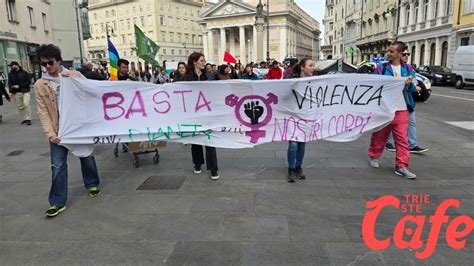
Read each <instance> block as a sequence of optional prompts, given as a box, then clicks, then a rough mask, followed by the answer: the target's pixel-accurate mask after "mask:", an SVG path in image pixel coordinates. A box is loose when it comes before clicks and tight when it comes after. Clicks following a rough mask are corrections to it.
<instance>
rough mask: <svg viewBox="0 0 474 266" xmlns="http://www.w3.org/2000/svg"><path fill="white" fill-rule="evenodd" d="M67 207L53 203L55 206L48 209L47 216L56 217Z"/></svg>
mask: <svg viewBox="0 0 474 266" xmlns="http://www.w3.org/2000/svg"><path fill="white" fill-rule="evenodd" d="M65 209H66V206H62V207H57V206H55V205H53V206H51V207H49V209H48V210H47V211H46V217H56V216H58V215H59V214H60V213H61V212H63V211H64V210H65Z"/></svg>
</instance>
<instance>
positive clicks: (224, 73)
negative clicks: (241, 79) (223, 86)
mask: <svg viewBox="0 0 474 266" xmlns="http://www.w3.org/2000/svg"><path fill="white" fill-rule="evenodd" d="M231 72H232V69H231V68H230V66H229V65H227V64H223V65H220V66H219V80H228V79H232V75H231Z"/></svg>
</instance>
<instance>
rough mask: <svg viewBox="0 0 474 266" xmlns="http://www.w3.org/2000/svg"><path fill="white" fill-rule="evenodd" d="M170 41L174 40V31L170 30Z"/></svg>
mask: <svg viewBox="0 0 474 266" xmlns="http://www.w3.org/2000/svg"><path fill="white" fill-rule="evenodd" d="M170 42H174V32H170Z"/></svg>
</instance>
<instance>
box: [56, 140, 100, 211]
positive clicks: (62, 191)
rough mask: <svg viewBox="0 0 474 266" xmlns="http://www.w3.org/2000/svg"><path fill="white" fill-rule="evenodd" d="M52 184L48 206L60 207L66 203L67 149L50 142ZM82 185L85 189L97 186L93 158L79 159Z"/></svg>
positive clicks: (97, 179)
mask: <svg viewBox="0 0 474 266" xmlns="http://www.w3.org/2000/svg"><path fill="white" fill-rule="evenodd" d="M50 148H51V172H52V177H53V178H52V182H51V190H50V191H49V204H50V205H51V206H52V205H56V206H58V207H62V206H64V205H66V201H67V183H68V181H67V154H68V149H66V148H64V147H63V146H60V145H57V144H54V143H52V142H50ZM79 159H80V160H81V172H82V179H83V180H84V185H85V187H86V188H87V189H89V188H93V187H97V186H99V174H98V172H97V166H96V164H95V158H94V156H89V157H84V158H79Z"/></svg>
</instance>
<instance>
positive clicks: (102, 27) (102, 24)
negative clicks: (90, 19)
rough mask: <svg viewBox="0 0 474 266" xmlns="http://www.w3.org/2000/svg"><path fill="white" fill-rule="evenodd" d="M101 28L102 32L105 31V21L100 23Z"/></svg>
mask: <svg viewBox="0 0 474 266" xmlns="http://www.w3.org/2000/svg"><path fill="white" fill-rule="evenodd" d="M100 28H101V30H100V32H102V33H104V23H100Z"/></svg>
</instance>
